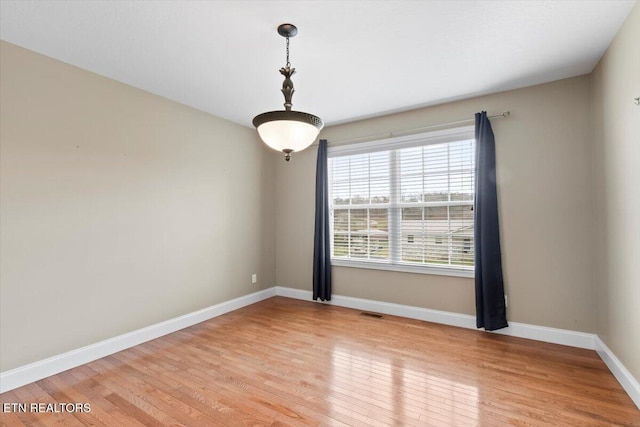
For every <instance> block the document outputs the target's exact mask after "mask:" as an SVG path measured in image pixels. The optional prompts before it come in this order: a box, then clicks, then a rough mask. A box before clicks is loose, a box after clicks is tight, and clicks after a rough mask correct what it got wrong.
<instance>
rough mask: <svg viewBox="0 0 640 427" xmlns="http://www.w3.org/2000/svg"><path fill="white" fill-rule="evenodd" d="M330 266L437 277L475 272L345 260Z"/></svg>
mask: <svg viewBox="0 0 640 427" xmlns="http://www.w3.org/2000/svg"><path fill="white" fill-rule="evenodd" d="M331 265H332V266H334V267H349V268H366V269H369V270H387V271H398V272H403V273H417V274H432V275H437V276H453V277H468V278H474V277H475V271H474V270H473V269H465V268H455V267H431V266H429V267H424V266H418V265H415V266H414V265H405V264H387V263H383V262H371V261H368V262H361V261H353V260H345V259H336V258H332V259H331Z"/></svg>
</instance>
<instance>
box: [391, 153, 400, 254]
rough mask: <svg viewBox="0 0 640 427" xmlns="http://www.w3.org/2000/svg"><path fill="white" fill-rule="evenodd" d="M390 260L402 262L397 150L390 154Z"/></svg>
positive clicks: (398, 159) (398, 158)
mask: <svg viewBox="0 0 640 427" xmlns="http://www.w3.org/2000/svg"><path fill="white" fill-rule="evenodd" d="M389 181H390V182H389V184H390V185H389V202H390V204H389V260H390V261H391V263H392V264H398V263H399V262H400V261H402V212H401V210H400V156H399V153H398V151H397V150H391V152H390V153H389Z"/></svg>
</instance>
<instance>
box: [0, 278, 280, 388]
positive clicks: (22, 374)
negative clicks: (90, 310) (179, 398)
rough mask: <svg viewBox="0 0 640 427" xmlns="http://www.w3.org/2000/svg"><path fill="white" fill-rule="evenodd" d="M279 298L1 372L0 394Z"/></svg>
mask: <svg viewBox="0 0 640 427" xmlns="http://www.w3.org/2000/svg"><path fill="white" fill-rule="evenodd" d="M275 295H276V289H275V288H269V289H265V290H262V291H258V292H254V293H252V294H249V295H244V296H242V297H239V298H235V299H232V300H230V301H225V302H222V303H220V304H216V305H212V306H211V307H207V308H203V309H202V310H198V311H194V312H192V313H188V314H185V315H183V316H179V317H176V318H174V319H169V320H166V321H164V322H160V323H156V324H155V325H151V326H147V327H146V328H142V329H138V330H135V331H132V332H128V333H126V334H123V335H119V336H117V337H113V338H109V339H107V340H104V341H100V342H97V343H95V344H91V345H88V346H85V347H81V348H78V349H76V350H71V351H68V352H66V353H62V354H59V355H57V356H53V357H49V358H47V359H44V360H40V361H38V362H34V363H30V364H28V365H24V366H21V367H19V368H15V369H11V370H9V371H5V372H0V393H4V392H6V391H9V390H13V389H14V388H18V387H21V386H23V385H26V384H29V383H32V382H34V381H38V380H41V379H43V378H46V377H48V376H51V375H54V374H57V373H59V372H62V371H66V370H67V369H71V368H75V367H76V366H80V365H83V364H85V363H89V362H91V361H93V360H96V359H100V358H101V357H105V356H108V355H110V354H113V353H117V352H119V351H122V350H125V349H127V348H130V347H133V346H136V345H138V344H142V343H144V342H147V341H151V340H153V339H156V338H159V337H161V336H163V335H167V334H170V333H172V332H175V331H178V330H180V329H184V328H186V327H189V326H192V325H195V324H196V323H200V322H204V321H205V320H209V319H212V318H214V317H217V316H220V315H222V314H225V313H229V312H231V311H234V310H237V309H239V308H242V307H245V306H247V305H251V304H254V303H256V302H259V301H262V300H265V299H267V298H271V297H273V296H275Z"/></svg>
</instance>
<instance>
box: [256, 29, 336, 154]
mask: <svg viewBox="0 0 640 427" xmlns="http://www.w3.org/2000/svg"><path fill="white" fill-rule="evenodd" d="M278 34H280V35H281V36H282V37H284V38H286V39H287V48H286V54H287V60H286V64H285V66H284V67H282V68H280V74H282V75H283V76H284V81H283V82H282V89H281V90H282V94H283V95H284V111H283V110H280V111H269V112H266V113H262V114H258V115H257V116H255V117H254V118H253V125H254V126H255V127H256V129H257V130H258V134H259V135H260V138H262V140H263V141H264V142H265V144H267V145H268V146H269V147H271V148H273V149H274V150H278V151H282V152H283V153H284V154H285V157H284V158H285V160H286V161H289V160H291V153H293V152H294V151H301V150H304V149H305V148H307V147H308V146H309V145H311V144H312V143H313V141H315V139H316V138H317V137H318V134H319V133H320V131H321V130H322V128H323V127H324V122H323V121H322V119H321V118H320V117H318V116H315V115H313V114H309V113H304V112H302V111H294V110H292V109H291V108H292V107H293V103H292V101H291V98H292V97H293V93H294V92H295V89H294V87H293V81H292V80H291V77H292V76H293V75H294V74H295V73H296V69H295V68H293V67H291V63H290V62H289V39H290V38H291V37H295V35H296V34H298V28H297V27H296V26H295V25H293V24H282V25H280V26H279V27H278Z"/></svg>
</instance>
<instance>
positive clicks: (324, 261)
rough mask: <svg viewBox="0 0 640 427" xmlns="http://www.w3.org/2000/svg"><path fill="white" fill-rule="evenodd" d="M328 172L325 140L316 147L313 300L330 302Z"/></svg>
mask: <svg viewBox="0 0 640 427" xmlns="http://www.w3.org/2000/svg"><path fill="white" fill-rule="evenodd" d="M328 178H329V172H328V166H327V140H326V139H321V140H320V144H319V146H318V163H317V166H316V224H315V234H314V237H313V299H314V300H317V299H318V298H320V300H322V301H330V300H331V240H330V239H331V236H329V182H328Z"/></svg>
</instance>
